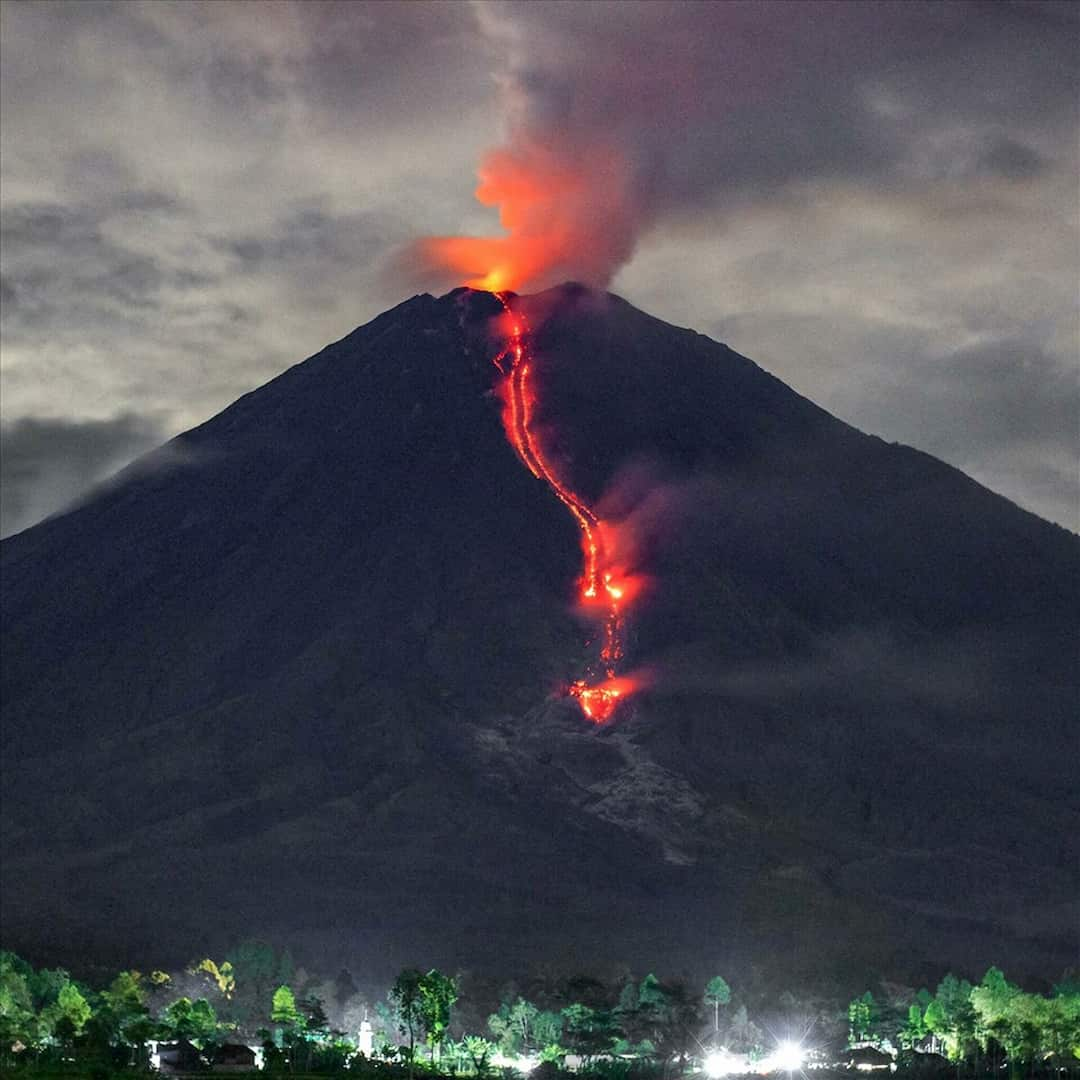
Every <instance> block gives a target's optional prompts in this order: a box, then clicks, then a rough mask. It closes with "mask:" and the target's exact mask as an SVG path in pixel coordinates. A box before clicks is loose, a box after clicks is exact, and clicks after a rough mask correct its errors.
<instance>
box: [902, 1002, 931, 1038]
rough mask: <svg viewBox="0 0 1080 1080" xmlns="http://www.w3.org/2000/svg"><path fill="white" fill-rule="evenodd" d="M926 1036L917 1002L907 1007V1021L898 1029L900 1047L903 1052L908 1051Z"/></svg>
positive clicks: (924, 1023)
mask: <svg viewBox="0 0 1080 1080" xmlns="http://www.w3.org/2000/svg"><path fill="white" fill-rule="evenodd" d="M926 1035H927V1027H926V1022H925V1021H924V1019H923V1010H922V1009H921V1008H920V1006H919V1004H918V1002H913V1003H912V1004H911V1005H910V1006H909V1007H908V1014H907V1019H906V1020H905V1021H904V1023H903V1025H902V1026H901V1027H900V1031H899V1036H900V1045H901V1046H902V1047H903V1048H904V1049H905V1050H910V1049H912V1047H914V1046H915V1045H916V1043H919V1042H921V1041H922V1040H923V1039H924V1038H926Z"/></svg>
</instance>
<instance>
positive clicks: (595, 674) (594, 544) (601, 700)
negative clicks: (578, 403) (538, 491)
mask: <svg viewBox="0 0 1080 1080" xmlns="http://www.w3.org/2000/svg"><path fill="white" fill-rule="evenodd" d="M494 295H495V296H496V297H497V298H498V300H499V302H500V303H501V304H502V306H503V309H504V310H505V312H506V318H507V320H508V323H509V327H510V329H509V334H508V343H507V346H506V348H505V349H504V350H503V351H502V352H501V353H500V354H499V355H498V356H497V357H496V358H495V366H496V367H497V368H498V369H499V371H500V372H502V374H503V375H504V376H505V379H504V381H503V383H502V393H503V401H504V408H503V425H504V426H505V428H506V433H507V436H508V437H509V439H510V441H511V443H512V444H513V446H514V448H515V449H516V450H517V452H518V456H519V457H520V458H521V460H522V461H523V462H524V463H525V465H526V466H527V467H528V469H529V471H530V472H531V473H532V474H533V476H535V477H536V478H537V479H538V480H543V481H544V483H546V484H547V485H548V487H549V488H551V490H552V491H553V492H554V493H555V495H556V496H557V497H558V498H559V500H560V501H561V502H562V503H563V505H564V506H566V508H567V509H568V510H569V511H570V513H571V514H573V515H574V520H575V521H576V522H577V523H578V527H579V528H580V529H581V546H582V551H583V553H584V561H585V565H584V568H583V570H582V574H581V577H580V578H579V579H578V596H579V599H580V601H581V604H582V607H583V608H585V609H586V610H587V611H589V612H590V613H594V614H596V615H597V616H598V617H599V618H600V620H601V621H602V625H603V644H602V646H601V648H600V663H599V665H598V668H599V670H595V669H592V668H590V670H589V671H588V677H587V678H586V679H579V680H578V681H577V682H574V683H573V684H571V686H570V688H569V693H570V695H571V696H572V697H574V698H576V699H577V701H578V703H579V704H580V706H581V711H582V712H583V713H584V714H585V715H586V716H587V717H588V718H589V719H590V720H592V721H593V722H594V723H597V724H602V723H604V722H605V721H606V720H609V719H610V718H611V717H612V715H613V714H614V712H615V709H616V706H617V705H618V703H619V701H620V700H621V699H623V698H624V697H627V696H628V695H629V694H631V693H632V692H633V691H634V690H635V689H637V688H638V682H637V680H635V679H634V678H633V677H631V676H626V675H624V676H617V675H616V674H615V672H616V667H617V665H618V663H619V661H620V660H621V659H622V657H623V630H624V614H623V605H624V604H625V603H627V602H629V600H630V599H631V597H632V593H633V591H634V589H633V586H634V585H635V584H636V583H635V581H634V579H633V578H631V577H630V576H629V575H627V574H625V573H623V572H621V571H620V570H619V569H618V568H617V567H616V566H615V564H614V562H613V561H612V551H613V547H614V545H613V543H612V541H613V527H612V526H611V525H610V524H609V523H606V522H603V521H601V520H600V519H599V518H598V517H597V516H596V514H595V513H594V512H593V511H592V509H591V508H590V507H589V506H588V505H587V504H586V503H585V502H584V501H582V499H581V498H580V497H579V496H578V495H577V494H575V492H574V491H573V490H571V489H570V488H569V487H568V486H567V485H566V483H564V482H563V481H562V480H561V479H560V478H559V477H558V476H557V475H556V474H555V473H554V472H553V470H552V468H551V466H550V465H549V463H548V461H547V459H546V458H545V457H544V452H543V449H542V448H541V446H540V443H539V441H538V440H537V439H536V438H535V437H534V436H533V431H532V414H533V408H534V406H535V404H536V391H535V389H534V388H533V384H532V382H531V381H530V378H529V376H530V373H531V370H532V355H531V348H530V330H529V324H528V322H527V320H526V319H525V316H524V315H523V314H522V313H521V312H518V311H514V310H513V308H512V307H511V306H510V300H509V297H508V296H507V294H506V293H502V292H496V293H495V294H494ZM605 541H607V542H606V543H605Z"/></svg>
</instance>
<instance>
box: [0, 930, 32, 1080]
mask: <svg viewBox="0 0 1080 1080" xmlns="http://www.w3.org/2000/svg"><path fill="white" fill-rule="evenodd" d="M32 970H33V969H31V968H30V965H29V964H27V963H26V962H25V961H23V960H21V959H20V958H19V957H18V956H16V955H15V954H14V953H12V952H7V951H6V950H3V951H0V1065H3V1064H9V1063H13V1062H14V1061H15V1060H16V1059H17V1055H18V1054H20V1053H23V1052H24V1050H25V1049H26V1048H29V1047H32V1046H36V1045H38V1039H39V1027H38V1023H37V1016H36V1015H35V1011H34V1001H33V997H32V996H31V992H30V985H29V981H28V977H27V976H28V975H29V974H30V973H31V972H32ZM20 1046H21V1047H23V1048H24V1050H18V1049H16V1048H17V1047H20Z"/></svg>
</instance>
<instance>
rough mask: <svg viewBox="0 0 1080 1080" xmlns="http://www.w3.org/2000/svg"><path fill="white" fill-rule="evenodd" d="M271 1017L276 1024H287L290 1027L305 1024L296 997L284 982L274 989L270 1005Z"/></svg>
mask: <svg viewBox="0 0 1080 1080" xmlns="http://www.w3.org/2000/svg"><path fill="white" fill-rule="evenodd" d="M270 1019H271V1020H273V1022H274V1023H275V1024H285V1025H286V1026H288V1027H294V1028H295V1027H301V1026H303V1022H304V1018H303V1017H302V1016H301V1015H300V1010H299V1009H297V1007H296V998H295V997H294V995H293V992H292V989H291V988H290V987H288V986H286V985H284V984H282V985H281V986H279V987H278V988H277V989H276V990H275V991H274V997H273V1000H272V1003H271V1006H270Z"/></svg>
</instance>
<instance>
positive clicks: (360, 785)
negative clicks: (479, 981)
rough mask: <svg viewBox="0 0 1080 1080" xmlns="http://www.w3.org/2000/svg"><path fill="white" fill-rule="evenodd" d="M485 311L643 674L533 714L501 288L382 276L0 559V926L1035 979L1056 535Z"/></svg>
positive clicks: (1072, 588)
mask: <svg viewBox="0 0 1080 1080" xmlns="http://www.w3.org/2000/svg"><path fill="white" fill-rule="evenodd" d="M517 303H519V304H521V305H522V306H523V308H524V310H526V311H527V312H528V314H529V317H530V320H531V322H532V324H533V325H534V326H535V327H536V335H535V356H536V361H535V362H536V368H537V371H536V378H537V380H538V385H539V386H540V387H541V391H542V392H541V395H540V404H539V407H538V411H537V415H536V417H535V422H536V426H537V431H538V432H539V433H540V437H541V438H542V439H543V440H544V443H545V446H546V447H547V448H548V449H549V451H550V452H551V453H552V455H554V456H556V457H557V458H558V460H559V461H560V462H562V463H563V465H564V467H565V469H566V471H567V475H568V477H569V479H571V480H572V482H573V484H574V485H575V487H576V489H577V490H579V491H580V492H582V493H583V494H584V495H586V496H587V497H588V498H589V499H590V500H591V501H594V502H600V503H602V504H604V505H609V506H615V507H617V508H620V509H621V510H623V511H625V512H627V513H628V514H629V515H630V518H631V520H632V521H633V522H634V524H635V535H636V536H637V539H638V544H639V547H640V557H641V560H642V564H643V566H644V567H645V568H646V569H647V570H648V572H649V574H650V575H651V577H652V578H653V586H652V588H651V590H650V592H649V594H648V595H647V596H646V597H645V598H644V599H643V601H642V602H641V604H640V606H639V608H638V609H636V610H635V614H634V619H633V622H632V636H631V641H630V652H631V656H630V658H629V659H630V662H631V663H634V664H637V663H641V664H647V665H650V666H652V667H653V668H654V669H655V671H656V672H657V682H656V685H655V686H654V688H653V689H652V690H651V691H649V692H648V693H646V694H642V695H641V696H640V697H638V698H636V699H635V700H634V701H633V703H632V705H631V707H630V708H628V709H627V710H626V711H625V712H624V714H623V715H622V716H621V718H620V719H619V720H618V722H617V723H615V724H613V725H611V726H610V727H608V728H603V729H593V728H591V727H588V726H587V725H584V724H583V722H582V720H581V718H580V716H579V714H578V713H577V711H576V709H575V708H574V707H573V706H572V705H571V704H569V703H567V702H566V700H565V699H564V698H562V696H561V694H560V693H559V690H560V687H561V686H563V685H565V681H566V679H567V678H569V677H571V676H572V675H574V674H576V673H577V672H578V671H579V670H580V669H581V667H582V665H583V663H584V660H585V656H586V650H585V647H584V645H583V629H582V627H581V626H580V625H579V624H578V623H577V621H576V620H575V618H574V617H573V614H572V612H571V611H570V596H571V591H572V585H573V581H574V578H575V576H576V575H577V573H578V572H579V565H578V561H579V557H578V539H577V533H576V528H575V526H574V523H573V521H572V519H571V518H570V517H569V515H568V514H567V513H566V512H565V510H564V508H563V507H562V506H561V505H560V504H559V503H558V501H557V500H556V499H555V498H554V496H553V495H552V494H551V492H550V491H549V490H548V489H547V488H546V487H545V486H544V485H543V484H542V483H541V482H539V481H537V480H535V479H534V478H533V477H532V476H531V475H530V474H529V473H528V471H527V470H526V469H525V468H524V467H523V466H522V465H521V464H520V462H519V461H518V460H517V458H516V456H515V455H514V453H513V451H512V449H511V448H510V446H509V444H508V443H507V441H506V438H505V436H504V434H503V430H502V425H501V422H500V419H499V409H500V404H499V401H498V400H497V398H496V396H495V395H494V393H493V387H494V385H495V380H496V378H497V374H498V373H497V372H496V370H495V368H494V366H493V365H492V364H491V362H490V361H491V358H492V355H493V353H494V351H495V350H496V346H495V345H494V344H493V343H492V341H491V338H490V336H489V332H488V331H489V319H490V318H491V317H492V316H493V315H495V314H496V313H497V312H498V311H499V305H498V304H497V302H496V301H495V300H494V298H493V297H491V296H489V295H487V294H483V293H474V292H470V291H467V290H456V291H455V292H454V293H451V294H449V295H448V296H446V297H443V298H440V299H436V298H433V297H430V296H426V295H424V296H418V297H414V298H413V299H412V300H410V301H407V302H406V303H404V304H402V305H399V306H398V307H397V308H394V309H393V310H391V311H388V312H386V313H385V314H383V315H381V316H380V317H379V318H377V319H375V320H374V321H373V322H371V323H369V324H367V325H366V326H364V327H361V328H360V329H358V330H356V331H354V332H353V333H352V334H350V335H349V336H348V337H346V338H344V339H343V340H342V341H340V342H338V343H336V344H334V345H332V346H329V347H328V348H327V349H325V350H323V351H322V352H321V353H319V354H317V355H316V356H314V357H312V358H311V359H309V360H307V361H305V362H304V363H302V364H299V365H297V366H296V367H294V368H292V369H290V370H289V371H287V372H285V373H284V374H283V375H281V376H280V377H279V378H277V379H275V380H273V381H272V382H270V383H268V384H267V385H266V386H264V387H262V388H260V389H259V390H257V391H255V392H253V393H251V394H249V395H247V396H245V397H244V398H241V399H240V400H239V401H237V402H236V403H235V404H234V405H232V406H231V407H230V408H228V409H226V410H225V411H224V412H223V413H221V414H220V415H219V416H217V417H215V418H213V419H212V420H210V421H208V422H207V423H206V424H204V425H202V426H201V427H199V428H196V429H194V430H193V431H191V432H187V433H185V434H184V435H182V436H180V437H179V438H178V439H176V440H174V441H173V442H172V443H170V444H169V445H168V447H167V448H165V450H164V451H163V452H160V453H158V454H157V455H150V457H149V458H148V459H144V460H143V461H142V462H140V463H137V464H136V465H135V466H133V467H132V468H130V469H129V470H126V471H125V473H123V474H121V475H120V476H119V477H118V478H116V480H115V481H114V482H113V483H112V484H111V485H110V486H109V487H108V488H107V489H105V490H103V491H101V492H100V493H99V494H98V495H97V496H96V497H94V498H93V499H91V500H89V501H88V502H87V503H86V504H85V505H83V506H81V507H79V508H77V509H75V510H73V511H71V512H70V513H68V514H65V515H63V516H60V517H58V518H55V519H52V520H50V521H47V522H44V523H42V524H41V525H39V526H37V527H35V528H33V529H30V530H28V531H27V532H25V533H22V534H20V535H18V536H16V537H12V538H10V539H8V540H6V541H4V542H3V544H2V546H0V553H2V560H3V561H2V584H3V611H4V664H3V673H2V677H3V685H2V692H3V702H4V732H5V747H6V753H5V755H4V774H3V784H4V788H3V801H2V815H3V817H2V821H3V863H2V866H3V869H2V874H3V877H2V888H3V907H2V910H3V918H4V927H5V937H6V939H8V940H9V941H11V942H12V943H14V944H17V945H22V946H23V947H30V948H36V949H43V950H48V949H55V950H57V951H59V952H63V951H65V950H68V951H70V950H78V949H80V948H82V949H85V950H86V951H88V952H95V951H97V952H99V953H101V954H103V955H105V956H107V957H108V958H109V959H113V958H114V957H115V956H117V955H118V954H117V953H116V951H115V950H116V948H117V944H116V943H118V942H123V943H127V944H128V946H129V947H130V949H131V952H132V957H131V958H132V961H133V962H134V961H136V960H137V961H139V962H142V963H147V962H151V961H155V962H156V960H157V957H158V956H159V955H160V954H161V953H163V952H164V953H168V954H169V956H170V957H176V958H177V959H179V960H183V959H186V958H187V957H188V956H189V955H193V954H194V953H196V952H199V951H201V950H202V949H204V948H211V947H213V948H222V947H226V946H228V945H229V944H231V943H232V941H233V940H235V939H236V938H237V937H243V936H251V935H252V934H253V933H263V934H267V935H277V936H280V937H282V938H283V939H287V940H292V941H294V942H298V943H299V944H300V946H301V948H306V949H307V950H309V951H310V952H311V954H312V955H313V956H316V957H317V956H318V955H320V954H321V955H325V956H335V957H338V956H342V955H344V956H346V957H349V958H351V959H352V960H353V964H354V966H355V967H356V968H357V969H358V970H369V971H380V972H385V973H391V972H392V971H393V970H394V969H395V968H396V967H398V966H400V965H402V964H403V963H406V962H411V961H414V960H415V961H417V962H422V963H428V962H432V963H435V962H437V963H442V964H446V965H448V966H451V965H453V964H456V963H460V962H470V963H476V964H481V965H484V964H487V965H490V966H492V967H499V968H500V969H501V970H507V969H510V968H512V967H513V966H515V965H522V966H523V965H527V964H529V963H532V962H535V961H537V960H539V959H543V960H545V961H549V962H555V963H559V962H563V963H565V964H567V965H574V966H580V967H588V966H590V965H595V966H603V965H607V964H613V963H617V962H626V963H631V964H641V965H650V966H654V967H656V968H658V969H663V970H674V969H677V968H681V967H689V968H695V967H697V966H703V967H704V968H705V969H711V968H714V967H716V966H717V965H718V964H720V963H724V962H726V963H728V964H743V965H748V964H749V962H750V960H751V959H753V960H755V961H756V962H758V963H760V964H763V965H764V966H765V967H766V968H769V967H775V966H777V965H778V964H779V963H780V962H781V961H780V958H781V957H782V958H783V960H782V963H783V967H784V970H786V971H792V972H794V973H796V974H798V973H800V972H801V973H802V974H804V975H808V974H809V973H820V972H821V971H823V970H824V971H829V970H835V971H839V972H841V973H847V974H851V975H852V977H854V973H855V972H859V971H861V970H862V969H863V968H865V967H866V966H868V965H869V966H881V967H885V966H888V965H891V967H890V970H892V971H895V972H897V973H900V972H901V971H914V970H919V969H926V967H927V966H929V967H931V968H932V967H933V966H934V965H937V964H941V963H949V962H952V963H954V964H956V965H959V966H962V965H963V964H965V963H973V964H977V963H980V962H988V961H989V960H990V959H997V960H999V961H1001V962H1005V961H1006V959H1007V958H1008V959H1011V960H1012V962H1013V964H1014V966H1015V965H1026V966H1027V968H1028V969H1029V970H1031V971H1039V970H1041V971H1042V973H1044V974H1046V973H1051V974H1052V973H1056V969H1057V968H1060V967H1063V966H1064V964H1065V963H1067V962H1068V961H1069V960H1070V957H1071V955H1072V953H1073V952H1074V951H1075V925H1076V922H1075V918H1074V914H1075V912H1074V910H1073V909H1070V908H1069V906H1068V905H1069V902H1070V901H1071V900H1072V899H1073V897H1075V895H1076V885H1077V881H1076V865H1077V861H1076V850H1075V840H1074V839H1072V838H1073V837H1075V836H1077V835H1080V808H1078V806H1077V799H1076V795H1075V791H1074V784H1073V778H1072V775H1071V771H1072V765H1071V762H1072V761H1073V760H1074V759H1075V750H1076V745H1075V743H1076V736H1075V728H1074V721H1073V717H1074V715H1075V707H1076V704H1077V702H1078V696H1077V681H1076V680H1077V673H1076V669H1075V665H1074V663H1073V661H1072V644H1071V643H1072V640H1073V635H1074V629H1075V616H1074V612H1075V611H1076V610H1077V600H1078V599H1080V598H1078V596H1077V591H1078V590H1077V582H1078V577H1077V568H1078V565H1080V558H1078V555H1080V543H1078V541H1077V538H1076V537H1075V536H1072V535H1071V534H1069V533H1067V532H1066V531H1064V530H1062V529H1060V528H1058V527H1056V526H1053V525H1050V524H1048V523H1046V522H1043V521H1041V520H1039V519H1038V518H1036V517H1034V516H1033V515H1031V514H1028V513H1026V512H1024V511H1022V510H1020V509H1019V508H1017V507H1015V506H1014V505H1012V504H1011V503H1008V502H1007V501H1006V500H1004V499H1002V498H1000V497H999V496H996V495H994V494H992V493H991V492H988V491H986V490H985V489H983V488H981V487H980V486H979V485H977V484H975V483H974V482H973V481H971V480H970V479H968V478H967V477H965V476H963V475H962V474H961V473H959V472H958V471H956V470H954V469H951V468H949V467H948V466H946V465H943V464H942V463H941V462H939V461H936V460H935V459H933V458H930V457H928V456H926V455H924V454H920V453H919V452H917V451H914V450H911V449H908V448H905V447H899V446H890V445H887V444H885V443H883V442H881V441H880V440H878V439H875V438H873V437H870V436H866V435H863V434H862V433H860V432H858V431H856V430H854V429H853V428H850V427H849V426H847V425H845V424H843V423H842V422H840V421H838V420H836V419H835V418H833V417H831V416H829V415H828V414H827V413H825V412H824V411H823V410H821V409H819V408H818V407H817V406H815V405H813V404H812V403H811V402H809V401H806V400H805V399H803V398H801V397H799V396H798V395H796V394H795V393H793V392H792V391H791V390H790V389H788V388H787V387H785V386H784V385H783V384H782V383H780V382H779V381H778V380H776V379H774V378H772V377H771V376H769V375H767V374H766V373H765V372H763V371H761V370H760V369H759V368H757V367H756V366H755V365H754V364H753V363H751V362H750V361H749V360H747V359H745V358H744V357H741V356H739V355H738V354H736V353H734V352H732V351H731V350H729V349H727V348H726V347H724V346H722V345H718V344H717V343H715V342H712V341H710V340H708V339H707V338H704V337H701V336H700V335H697V334H694V333H692V332H690V331H685V330H678V329H676V328H674V327H671V326H668V325H667V324H665V323H662V322H660V321H659V320H656V319H653V318H651V317H649V316H647V315H645V314H644V313H642V312H639V311H637V310H635V309H634V308H632V307H631V306H630V305H628V304H626V303H625V302H624V301H622V300H620V299H618V298H617V297H611V296H598V295H596V294H592V293H589V292H587V291H585V290H581V289H579V288H576V287H571V286H567V287H563V288H561V289H557V290H552V291H550V292H549V293H545V294H540V295H538V296H535V297H527V298H519V300H518V301H517ZM103 916H104V917H103ZM106 922H107V925H106ZM703 943H707V945H706V944H703Z"/></svg>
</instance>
